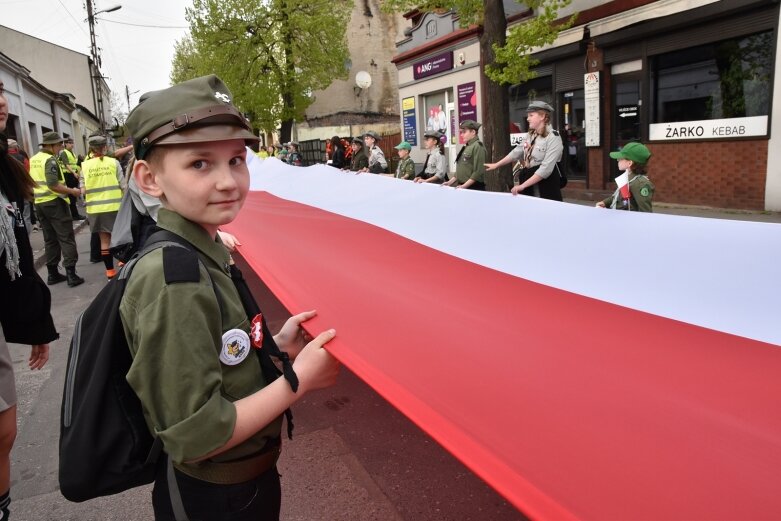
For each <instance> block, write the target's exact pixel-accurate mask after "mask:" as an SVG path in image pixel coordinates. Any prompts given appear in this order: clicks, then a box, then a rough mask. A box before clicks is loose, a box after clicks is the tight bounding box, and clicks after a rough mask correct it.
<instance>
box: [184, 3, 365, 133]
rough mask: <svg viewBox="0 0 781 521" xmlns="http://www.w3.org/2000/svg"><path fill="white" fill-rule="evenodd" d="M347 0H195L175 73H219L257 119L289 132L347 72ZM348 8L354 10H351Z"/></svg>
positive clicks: (256, 123) (258, 122)
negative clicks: (315, 94)
mask: <svg viewBox="0 0 781 521" xmlns="http://www.w3.org/2000/svg"><path fill="white" fill-rule="evenodd" d="M351 5H352V4H351V2H348V1H347V0H329V1H328V2H325V1H322V0H265V1H262V0H261V1H258V0H194V2H193V6H192V7H191V8H188V9H187V21H188V23H189V24H190V35H189V36H188V37H185V38H183V39H182V40H180V41H178V42H177V44H176V48H175V54H174V61H173V68H172V73H171V81H172V82H174V83H177V82H180V81H184V80H187V79H190V78H195V77H198V76H201V75H204V74H212V73H213V74H217V75H218V76H220V78H222V80H223V81H225V83H226V84H227V85H228V86H229V87H230V89H231V91H232V92H233V96H234V101H235V103H236V105H237V106H239V107H240V108H241V109H242V110H243V111H244V112H246V113H248V114H249V115H250V118H251V120H252V123H253V125H254V126H255V127H256V128H260V129H263V130H265V131H273V130H275V129H276V128H277V126H278V125H279V124H280V122H281V123H282V135H281V136H280V137H281V139H283V140H288V139H290V129H291V127H292V123H293V121H295V120H300V119H302V118H303V115H304V111H305V110H306V108H307V107H308V106H309V105H310V104H311V103H312V101H314V98H313V97H312V92H313V91H316V90H320V89H324V88H326V87H327V86H328V85H330V84H331V82H333V80H335V79H346V78H347V69H346V67H345V63H346V62H347V58H348V56H349V54H348V50H347V40H346V38H345V29H346V27H347V25H348V23H349V13H350V11H351ZM345 13H347V14H345Z"/></svg>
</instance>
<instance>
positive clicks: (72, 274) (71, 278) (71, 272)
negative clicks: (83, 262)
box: [65, 268, 84, 288]
mask: <svg viewBox="0 0 781 521" xmlns="http://www.w3.org/2000/svg"><path fill="white" fill-rule="evenodd" d="M65 273H66V277H68V287H69V288H72V287H75V286H78V285H79V284H84V279H82V278H81V277H79V276H78V275H76V268H65Z"/></svg>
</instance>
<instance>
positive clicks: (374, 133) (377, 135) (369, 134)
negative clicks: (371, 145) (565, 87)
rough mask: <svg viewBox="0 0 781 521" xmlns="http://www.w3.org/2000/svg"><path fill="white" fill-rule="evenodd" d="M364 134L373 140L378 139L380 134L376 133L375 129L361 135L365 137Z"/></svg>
mask: <svg viewBox="0 0 781 521" xmlns="http://www.w3.org/2000/svg"><path fill="white" fill-rule="evenodd" d="M366 136H369V137H371V138H374V140H375V141H379V140H380V135H379V134H378V133H376V132H375V131H373V130H370V131H368V132H367V133H366V134H364V135H363V137H366Z"/></svg>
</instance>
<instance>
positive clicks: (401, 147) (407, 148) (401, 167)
mask: <svg viewBox="0 0 781 521" xmlns="http://www.w3.org/2000/svg"><path fill="white" fill-rule="evenodd" d="M395 148H396V150H398V151H399V158H400V159H401V161H399V164H398V166H397V167H396V178H397V179H409V180H410V181H411V180H413V179H415V161H413V160H412V158H411V157H409V154H410V152H412V145H410V144H409V143H407V142H406V141H402V142H401V143H399V144H398V145H396V146H395Z"/></svg>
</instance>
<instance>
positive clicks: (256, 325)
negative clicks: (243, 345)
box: [249, 313, 263, 349]
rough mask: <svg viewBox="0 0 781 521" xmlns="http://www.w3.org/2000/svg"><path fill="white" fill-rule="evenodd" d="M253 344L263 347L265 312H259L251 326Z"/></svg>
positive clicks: (258, 347)
mask: <svg viewBox="0 0 781 521" xmlns="http://www.w3.org/2000/svg"><path fill="white" fill-rule="evenodd" d="M249 333H250V338H251V340H252V345H253V346H255V347H256V348H257V349H260V348H261V347H263V314H262V313H258V314H257V315H255V318H253V319H252V325H250V328H249Z"/></svg>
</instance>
